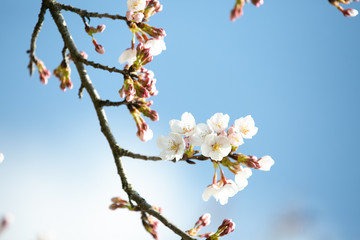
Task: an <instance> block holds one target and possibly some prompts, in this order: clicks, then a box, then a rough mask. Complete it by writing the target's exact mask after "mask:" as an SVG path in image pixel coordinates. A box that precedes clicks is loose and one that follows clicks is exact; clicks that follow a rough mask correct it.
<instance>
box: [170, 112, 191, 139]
mask: <svg viewBox="0 0 360 240" xmlns="http://www.w3.org/2000/svg"><path fill="white" fill-rule="evenodd" d="M169 124H170V128H171V131H173V132H175V133H178V134H181V135H185V136H190V135H192V133H193V132H194V129H195V125H196V124H195V118H194V117H193V115H192V114H191V113H188V112H185V113H183V114H182V116H181V121H179V120H176V119H173V120H170V122H169Z"/></svg>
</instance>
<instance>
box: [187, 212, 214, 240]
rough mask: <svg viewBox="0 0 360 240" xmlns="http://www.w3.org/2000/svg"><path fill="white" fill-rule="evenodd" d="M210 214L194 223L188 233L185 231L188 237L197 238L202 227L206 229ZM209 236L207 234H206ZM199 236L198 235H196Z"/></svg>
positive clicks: (204, 215)
mask: <svg viewBox="0 0 360 240" xmlns="http://www.w3.org/2000/svg"><path fill="white" fill-rule="evenodd" d="M210 218H211V215H210V213H205V214H203V215H202V216H201V217H200V218H199V220H198V221H197V222H196V223H195V225H194V227H193V228H192V229H190V230H188V231H186V232H187V233H188V234H189V235H190V236H193V237H195V236H197V234H198V232H199V231H200V229H201V228H202V227H206V226H208V225H209V224H210ZM208 234H209V233H208ZM198 236H199V235H198Z"/></svg>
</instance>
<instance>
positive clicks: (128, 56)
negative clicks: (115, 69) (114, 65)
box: [119, 48, 137, 65]
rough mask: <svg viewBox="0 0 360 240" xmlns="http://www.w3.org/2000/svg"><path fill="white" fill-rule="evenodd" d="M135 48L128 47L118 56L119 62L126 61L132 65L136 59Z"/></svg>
mask: <svg viewBox="0 0 360 240" xmlns="http://www.w3.org/2000/svg"><path fill="white" fill-rule="evenodd" d="M136 53H137V52H136V49H131V48H128V49H126V50H125V51H124V52H123V53H122V54H121V55H120V57H119V63H120V64H123V63H125V62H127V63H128V64H129V65H132V64H133V63H134V62H135V61H136Z"/></svg>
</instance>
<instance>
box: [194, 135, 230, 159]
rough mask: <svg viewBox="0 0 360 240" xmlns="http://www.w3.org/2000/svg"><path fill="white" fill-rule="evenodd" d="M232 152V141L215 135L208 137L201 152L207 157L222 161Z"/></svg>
mask: <svg viewBox="0 0 360 240" xmlns="http://www.w3.org/2000/svg"><path fill="white" fill-rule="evenodd" d="M230 151H231V145H230V141H229V140H228V138H227V137H225V136H222V135H220V136H217V135H215V134H210V135H207V136H206V137H205V139H204V143H203V144H202V145H201V152H202V154H203V155H204V156H205V157H210V158H211V159H212V160H216V161H221V160H222V159H223V158H224V157H226V156H227V155H229V153H230Z"/></svg>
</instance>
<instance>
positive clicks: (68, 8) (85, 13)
mask: <svg viewBox="0 0 360 240" xmlns="http://www.w3.org/2000/svg"><path fill="white" fill-rule="evenodd" d="M54 4H55V5H57V6H58V7H59V8H61V9H63V10H65V11H70V12H74V13H77V14H79V15H80V16H82V17H97V18H110V19H112V20H124V21H127V19H126V17H123V16H120V15H112V14H108V13H97V12H88V11H86V10H83V9H80V8H76V7H73V6H70V5H65V4H62V3H58V2H55V3H54Z"/></svg>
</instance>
